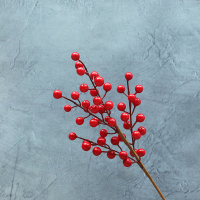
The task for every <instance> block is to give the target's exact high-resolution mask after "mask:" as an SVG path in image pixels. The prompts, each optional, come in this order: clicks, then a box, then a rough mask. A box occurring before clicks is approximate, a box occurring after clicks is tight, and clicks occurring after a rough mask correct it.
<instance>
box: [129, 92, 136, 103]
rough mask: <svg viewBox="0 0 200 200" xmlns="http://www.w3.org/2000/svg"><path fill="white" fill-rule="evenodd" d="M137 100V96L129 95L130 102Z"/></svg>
mask: <svg viewBox="0 0 200 200" xmlns="http://www.w3.org/2000/svg"><path fill="white" fill-rule="evenodd" d="M135 98H136V96H135V95H134V94H129V95H128V100H129V101H130V102H134V101H135Z"/></svg>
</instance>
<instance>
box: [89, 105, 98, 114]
mask: <svg viewBox="0 0 200 200" xmlns="http://www.w3.org/2000/svg"><path fill="white" fill-rule="evenodd" d="M91 112H92V113H95V114H96V113H98V112H99V106H97V105H92V106H91Z"/></svg>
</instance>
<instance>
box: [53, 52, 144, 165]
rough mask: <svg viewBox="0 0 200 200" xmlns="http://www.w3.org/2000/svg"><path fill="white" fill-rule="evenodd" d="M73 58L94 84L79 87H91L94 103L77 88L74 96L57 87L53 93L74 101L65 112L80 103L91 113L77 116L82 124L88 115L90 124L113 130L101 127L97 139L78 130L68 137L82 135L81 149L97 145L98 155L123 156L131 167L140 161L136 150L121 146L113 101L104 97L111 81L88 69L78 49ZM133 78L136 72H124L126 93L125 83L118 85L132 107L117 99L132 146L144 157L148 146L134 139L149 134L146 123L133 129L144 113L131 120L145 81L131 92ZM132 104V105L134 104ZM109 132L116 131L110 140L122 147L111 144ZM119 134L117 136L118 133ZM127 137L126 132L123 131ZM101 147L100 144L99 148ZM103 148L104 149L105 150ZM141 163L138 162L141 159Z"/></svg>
mask: <svg viewBox="0 0 200 200" xmlns="http://www.w3.org/2000/svg"><path fill="white" fill-rule="evenodd" d="M71 58H72V60H74V61H76V63H75V68H76V72H77V74H78V75H79V76H83V75H87V76H88V77H89V79H90V81H91V83H92V87H89V86H88V84H86V83H83V84H81V85H80V87H79V89H80V92H82V93H86V92H88V91H89V93H90V95H91V96H92V97H93V103H92V104H91V103H90V101H88V100H83V101H82V102H81V101H80V99H79V98H80V93H79V92H77V91H73V92H72V93H71V99H69V98H67V97H64V96H62V92H61V91H60V90H55V91H54V92H53V96H54V98H56V99H60V98H65V99H67V100H68V101H70V102H72V103H73V104H74V106H71V105H69V104H67V105H65V106H64V110H65V111H66V112H70V111H71V110H72V109H73V108H75V107H80V108H81V109H83V110H84V111H85V112H86V113H88V115H87V116H86V117H77V118H76V124H77V125H82V124H83V123H84V122H85V119H86V118H88V117H92V118H91V119H90V120H89V125H90V126H91V127H97V126H99V125H104V126H107V127H109V128H110V129H111V130H112V131H110V132H108V130H107V129H104V128H103V129H101V130H100V132H99V137H98V138H97V141H96V142H93V141H90V140H88V139H85V138H81V137H79V136H77V135H76V133H74V132H71V133H69V139H70V140H75V139H76V138H79V139H81V140H83V142H82V149H83V150H84V151H89V150H90V149H91V147H92V146H94V148H93V150H92V152H93V154H94V155H95V156H99V155H101V154H102V153H106V154H107V157H108V158H109V159H113V158H114V157H115V156H119V158H120V159H122V160H123V164H124V166H125V167H130V166H131V165H132V163H138V161H137V160H135V159H134V157H135V156H134V155H133V153H132V152H131V151H130V155H128V153H127V152H126V151H124V150H122V148H121V146H120V142H122V138H121V137H120V135H119V132H118V131H117V128H116V126H117V122H116V120H115V119H114V118H113V117H111V112H112V109H113V107H114V104H113V102H112V101H110V100H108V101H106V102H105V103H104V98H105V96H106V94H107V93H108V92H109V91H110V90H111V89H112V85H111V84H110V83H109V82H105V81H104V79H103V77H101V76H99V73H98V72H96V71H93V72H91V73H89V72H88V70H87V68H86V66H85V65H84V64H83V62H82V61H81V60H80V55H79V54H78V53H77V52H74V53H72V55H71ZM132 78H133V74H132V73H131V72H127V73H126V74H125V79H126V80H127V93H125V87H124V86H123V85H119V86H118V87H117V92H118V93H122V94H124V95H126V97H127V100H128V102H129V109H128V111H127V110H126V104H125V103H123V102H120V103H118V105H117V109H118V110H119V111H122V114H121V116H120V117H121V120H122V121H123V127H124V129H126V130H130V132H131V136H132V142H131V143H129V144H130V145H132V147H133V149H134V150H135V152H136V154H137V155H138V156H139V157H140V158H141V157H143V156H144V155H145V150H144V149H142V148H140V149H135V141H136V140H138V139H140V138H141V136H143V135H145V134H146V129H145V127H143V126H140V127H139V128H138V129H137V130H133V128H134V126H135V125H136V123H138V122H143V121H144V120H145V116H144V115H143V114H141V113H139V114H137V115H136V118H135V122H134V123H132V115H133V113H134V110H135V108H136V107H137V106H139V105H140V104H141V100H140V99H139V98H138V97H136V94H137V93H141V92H142V91H143V87H142V85H136V86H135V93H134V94H133V93H130V90H129V81H130V80H131V79H132ZM100 87H103V90H104V91H105V94H104V96H103V97H101V96H100V94H99V90H98V89H97V88H100ZM132 106H133V107H132ZM108 135H113V136H112V137H111V139H110V142H111V144H112V145H114V146H118V147H119V149H120V151H117V150H114V149H113V148H111V147H110V146H109V145H108V144H107V143H106V140H108V139H107V136H108ZM116 135H117V136H116ZM123 135H124V137H125V138H126V135H125V134H123ZM100 147H101V148H100ZM102 148H104V151H103V150H102ZM138 164H139V163H138Z"/></svg>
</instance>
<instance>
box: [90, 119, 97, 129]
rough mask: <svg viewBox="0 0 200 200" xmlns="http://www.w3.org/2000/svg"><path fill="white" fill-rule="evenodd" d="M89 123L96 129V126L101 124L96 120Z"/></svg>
mask: <svg viewBox="0 0 200 200" xmlns="http://www.w3.org/2000/svg"><path fill="white" fill-rule="evenodd" d="M89 123H90V126H91V127H96V126H98V124H99V123H98V121H97V120H95V119H91V120H90V122H89Z"/></svg>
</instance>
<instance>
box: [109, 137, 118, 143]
mask: <svg viewBox="0 0 200 200" xmlns="http://www.w3.org/2000/svg"><path fill="white" fill-rule="evenodd" d="M110 141H111V143H112V144H113V145H118V144H119V138H118V137H117V136H113V137H112V138H111V140H110Z"/></svg>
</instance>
